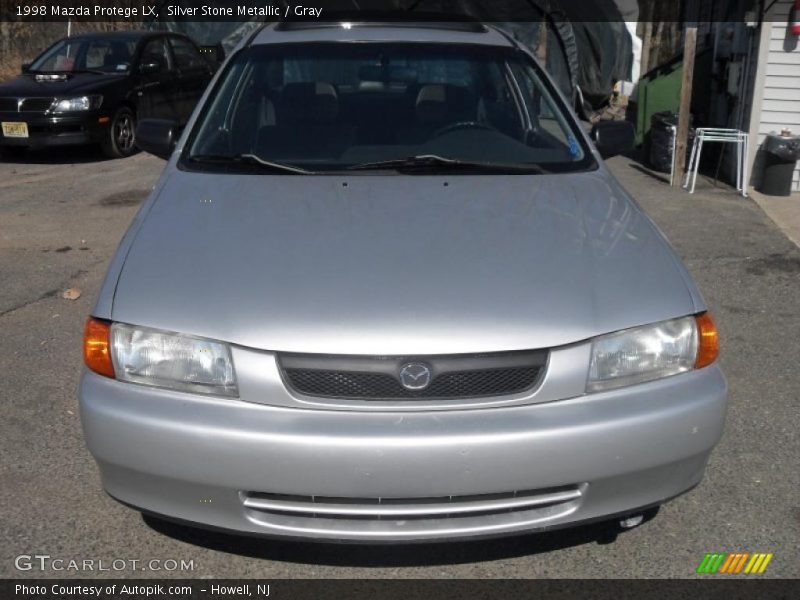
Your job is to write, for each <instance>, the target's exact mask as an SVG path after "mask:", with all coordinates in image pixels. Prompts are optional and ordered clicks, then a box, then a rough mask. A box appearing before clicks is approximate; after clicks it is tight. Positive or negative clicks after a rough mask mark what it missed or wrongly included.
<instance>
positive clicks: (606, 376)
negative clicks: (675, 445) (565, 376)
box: [586, 314, 718, 392]
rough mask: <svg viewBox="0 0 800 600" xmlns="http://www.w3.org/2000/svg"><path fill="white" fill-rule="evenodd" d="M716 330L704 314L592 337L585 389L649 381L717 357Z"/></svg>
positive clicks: (702, 365) (592, 389) (595, 390)
mask: <svg viewBox="0 0 800 600" xmlns="http://www.w3.org/2000/svg"><path fill="white" fill-rule="evenodd" d="M717 352H718V343H717V331H716V328H715V326H714V322H713V321H712V320H711V317H710V316H708V315H707V314H704V315H701V316H699V317H683V318H680V319H673V320H670V321H662V322H661V323H656V324H654V325H645V326H643V327H634V328H633V329H626V330H624V331H618V332H616V333H611V334H609V335H603V336H600V337H597V338H595V339H594V340H592V356H591V363H590V366H589V378H588V381H587V382H586V391H587V392H598V391H601V390H609V389H612V388H617V387H621V386H625V385H632V384H635V383H642V382H645V381H652V380H653V379H660V378H661V377H668V376H669V375H676V374H678V373H683V372H684V371H689V370H691V369H695V368H699V367H704V366H706V365H708V364H711V363H712V362H714V360H716V358H717Z"/></svg>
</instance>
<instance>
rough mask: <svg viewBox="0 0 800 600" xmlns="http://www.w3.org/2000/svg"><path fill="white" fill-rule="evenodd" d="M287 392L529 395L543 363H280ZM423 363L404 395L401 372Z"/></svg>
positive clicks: (454, 359)
mask: <svg viewBox="0 0 800 600" xmlns="http://www.w3.org/2000/svg"><path fill="white" fill-rule="evenodd" d="M278 360H279V363H280V366H281V371H282V373H283V376H284V380H285V382H286V384H287V385H288V387H289V388H290V389H292V390H294V391H296V392H298V393H300V394H303V395H306V396H316V397H326V398H350V399H361V400H397V399H401V400H403V399H405V400H414V399H453V398H459V399H460V398H465V399H467V398H483V397H491V396H506V395H510V394H517V393H520V392H524V391H526V390H529V389H531V388H532V387H533V386H534V385H536V383H537V382H538V381H539V380H540V377H541V375H542V373H543V371H544V366H545V364H546V360H547V353H546V352H543V351H531V352H509V353H496V354H484V355H469V356H465V355H457V356H441V357H425V358H421V359H417V358H414V357H329V356H322V357H320V356H314V355H296V354H283V355H280V356H279V357H278ZM409 363H423V364H424V365H425V366H426V367H428V368H429V370H430V372H431V376H430V383H429V384H428V385H427V387H425V388H424V389H418V390H414V389H408V388H406V387H404V386H403V385H402V384H401V381H400V372H401V370H402V368H403V366H404V365H407V364H409Z"/></svg>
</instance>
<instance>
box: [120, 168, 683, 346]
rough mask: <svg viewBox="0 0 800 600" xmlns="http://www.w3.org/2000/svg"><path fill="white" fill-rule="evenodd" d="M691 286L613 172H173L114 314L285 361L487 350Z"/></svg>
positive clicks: (631, 318) (603, 320) (675, 302)
mask: <svg viewBox="0 0 800 600" xmlns="http://www.w3.org/2000/svg"><path fill="white" fill-rule="evenodd" d="M690 285H692V284H691V283H690V280H689V279H688V276H687V275H686V273H685V271H684V270H683V268H682V266H680V263H679V262H678V260H677V259H676V257H675V255H674V253H673V251H672V249H671V248H670V246H669V244H668V243H667V242H666V241H665V240H664V238H663V237H662V236H661V234H660V233H659V232H658V230H657V229H656V228H655V226H654V225H653V224H652V223H651V222H650V220H649V219H648V218H647V217H645V216H644V214H643V213H642V212H641V211H640V209H639V208H638V207H637V206H636V205H635V204H634V203H633V202H632V201H631V200H630V199H629V198H628V197H627V196H626V194H625V192H624V190H622V189H621V187H620V186H619V185H618V184H617V183H616V181H615V180H614V179H613V178H612V177H610V176H609V175H608V174H607V173H605V172H604V171H603V170H600V171H595V172H591V173H582V174H571V175H540V176H489V177H484V176H453V177H444V176H412V175H409V176H402V175H378V174H375V175H361V176H347V177H345V176H341V177H332V176H292V175H284V176H258V175H256V176H252V175H220V174H213V175H212V174H198V173H187V172H183V171H177V170H176V171H175V172H173V173H172V174H171V175H170V176H169V177H168V178H167V180H166V182H165V183H164V185H163V187H162V189H161V192H160V195H159V197H158V198H157V199H156V201H155V202H154V203H152V205H151V206H150V207H149V212H148V214H147V216H146V217H145V218H144V220H143V223H142V225H141V228H140V229H139V231H138V232H137V234H136V237H135V240H134V242H133V244H132V246H131V247H130V249H129V252H128V255H127V258H126V259H125V261H124V266H123V268H122V271H121V275H120V278H119V281H118V284H117V288H116V293H115V295H114V302H113V309H112V318H113V319H114V320H115V321H121V322H127V323H132V324H138V325H144V326H150V327H157V328H161V329H166V330H170V331H178V332H183V333H189V334H194V335H198V336H204V337H209V338H215V339H220V340H225V341H229V342H232V343H235V344H240V345H244V346H249V347H254V348H261V349H266V350H277V351H294V352H319V353H334V354H379V355H388V354H404V355H408V354H421V353H425V354H446V353H465V352H470V353H471V352H490V351H502V350H515V349H527V348H546V347H553V346H560V345H563V344H568V343H571V342H576V341H579V340H584V339H586V338H589V337H592V336H595V335H598V334H601V333H606V332H609V331H614V330H618V329H623V328H626V327H631V326H635V325H640V324H644V323H651V322H656V321H659V320H662V319H668V318H672V317H678V316H683V315H686V314H689V313H691V312H693V311H694V310H696V307H695V306H694V303H693V301H692V293H690V292H691V290H690V288H689V287H688V286H690Z"/></svg>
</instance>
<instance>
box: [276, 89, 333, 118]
mask: <svg viewBox="0 0 800 600" xmlns="http://www.w3.org/2000/svg"><path fill="white" fill-rule="evenodd" d="M280 109H281V110H280V113H279V117H280V119H281V120H283V119H288V120H290V121H324V122H328V121H333V120H334V119H336V116H337V115H338V114H339V98H338V96H337V95H336V88H334V87H333V86H332V85H331V84H330V83H325V82H322V81H316V82H314V81H307V82H303V83H287V84H286V86H284V88H283V91H282V92H281V99H280Z"/></svg>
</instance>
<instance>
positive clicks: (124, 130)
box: [102, 106, 136, 158]
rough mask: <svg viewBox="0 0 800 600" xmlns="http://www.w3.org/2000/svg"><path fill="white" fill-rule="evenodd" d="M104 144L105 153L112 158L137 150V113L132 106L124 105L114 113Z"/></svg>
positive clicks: (128, 154)
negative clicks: (135, 113) (134, 112)
mask: <svg viewBox="0 0 800 600" xmlns="http://www.w3.org/2000/svg"><path fill="white" fill-rule="evenodd" d="M102 146H103V154H105V155H106V156H109V157H111V158H123V157H125V156H130V155H131V154H133V153H134V152H136V115H134V114H133V111H132V110H131V109H130V108H128V107H126V106H123V107H122V108H120V109H119V110H117V112H116V113H115V114H114V118H113V119H112V120H111V127H109V129H108V133H107V134H106V139H105V140H104V141H103V144H102Z"/></svg>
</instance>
